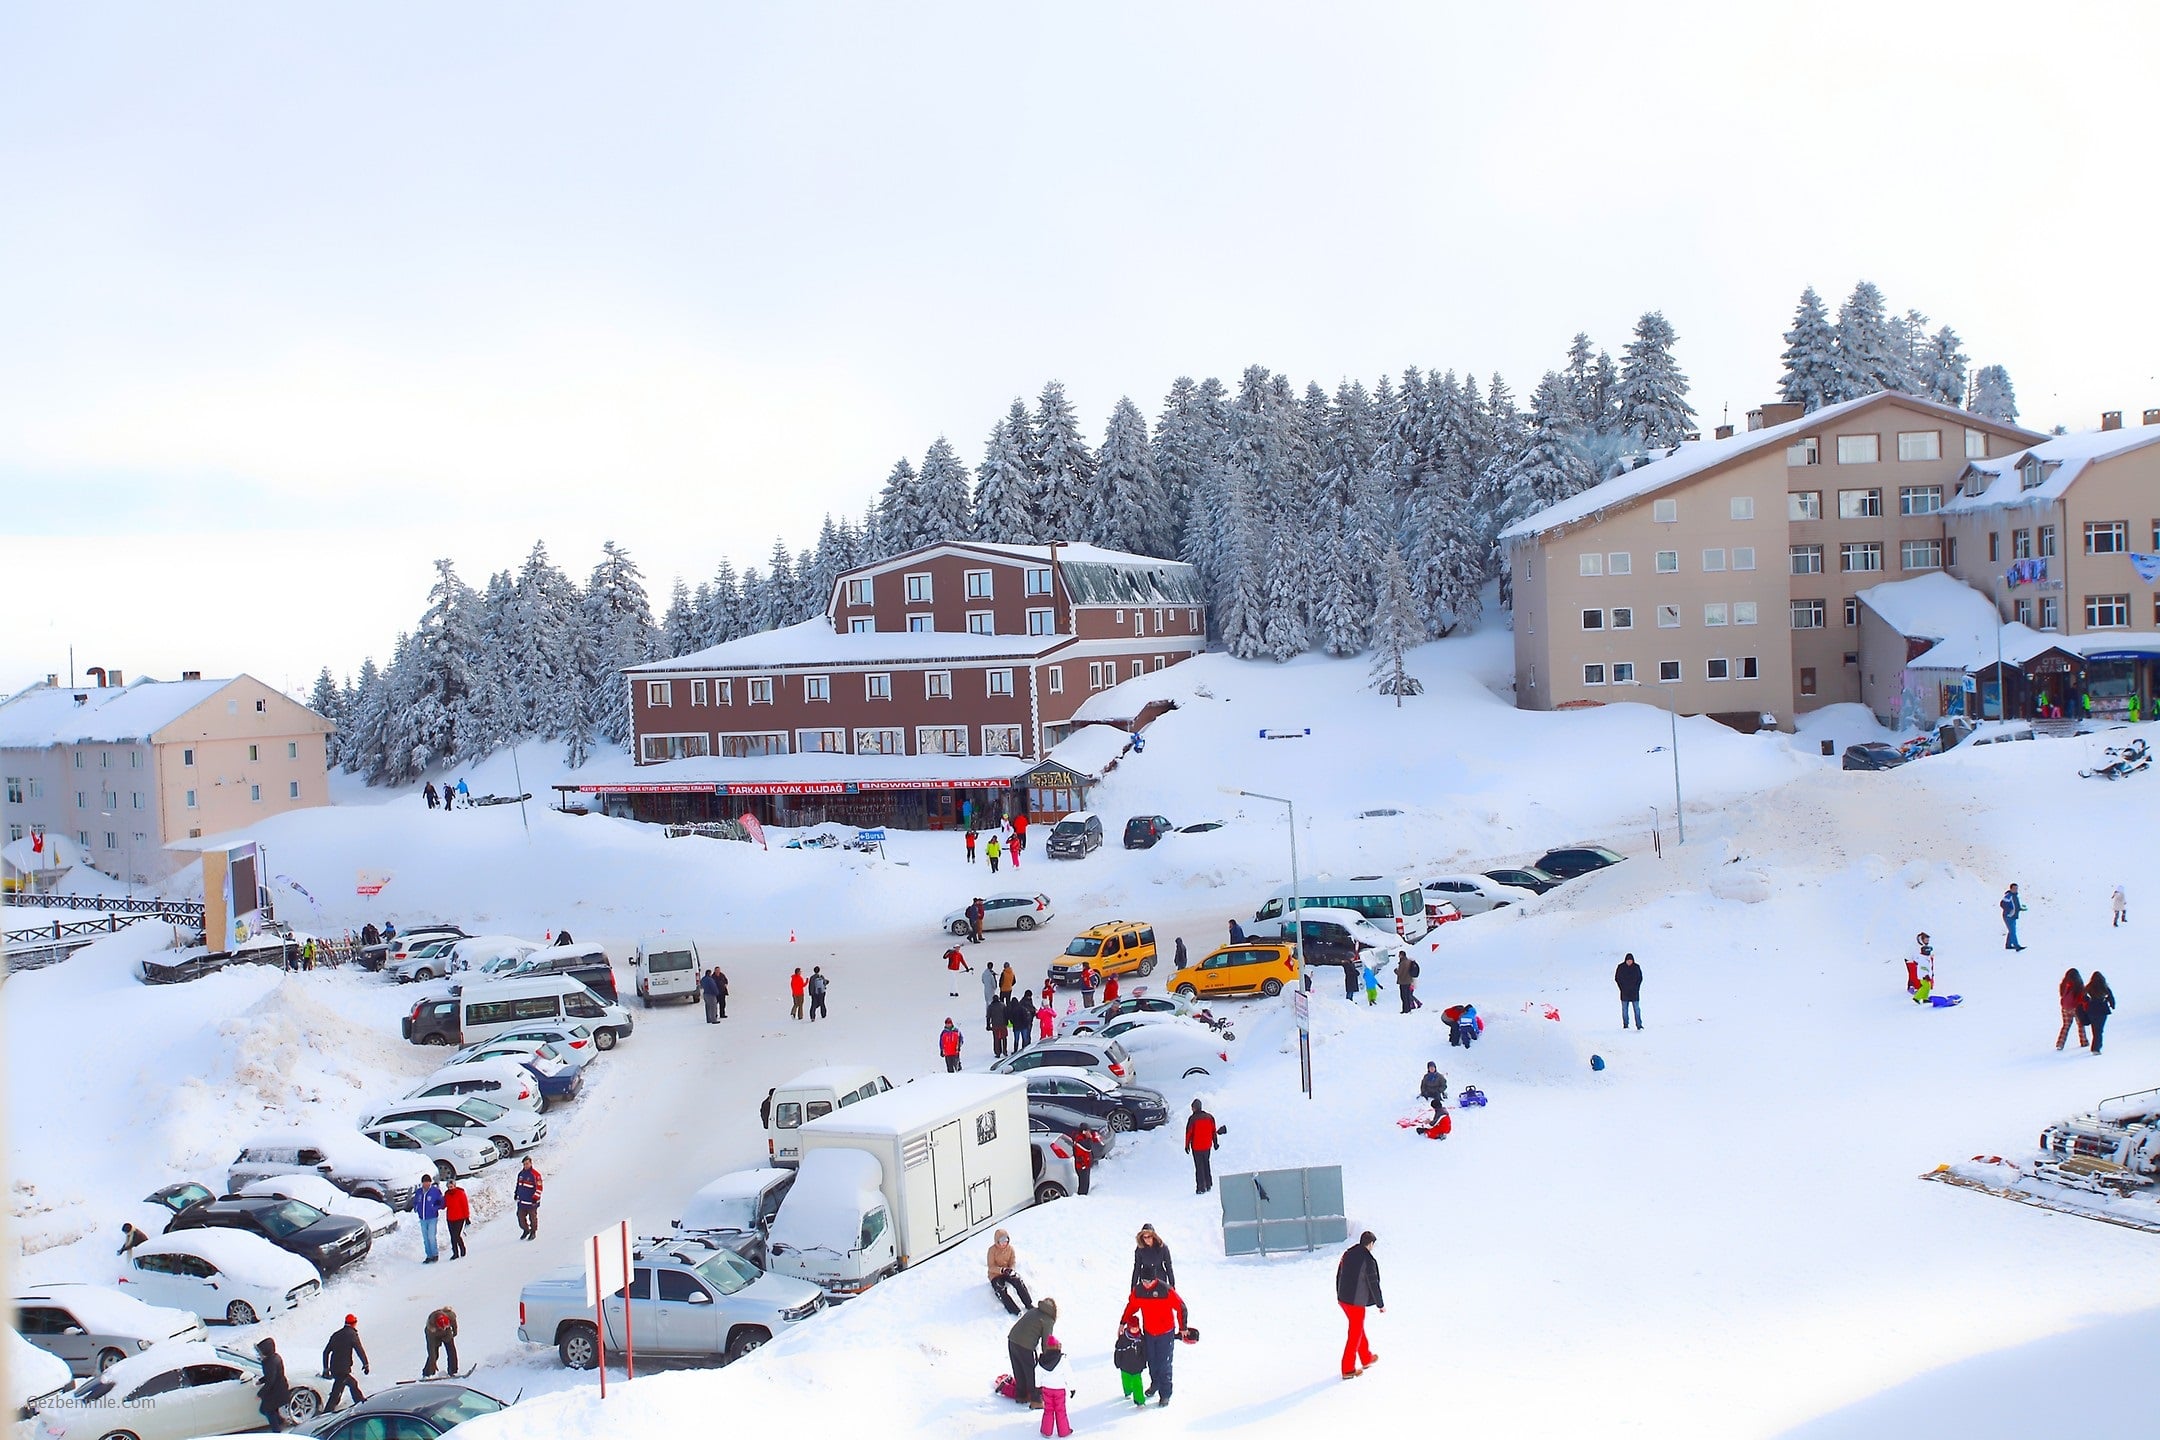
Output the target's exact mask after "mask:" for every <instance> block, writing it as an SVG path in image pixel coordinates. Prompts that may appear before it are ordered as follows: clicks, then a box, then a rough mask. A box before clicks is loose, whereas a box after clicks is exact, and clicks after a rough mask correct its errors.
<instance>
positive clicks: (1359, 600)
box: [1306, 380, 1392, 655]
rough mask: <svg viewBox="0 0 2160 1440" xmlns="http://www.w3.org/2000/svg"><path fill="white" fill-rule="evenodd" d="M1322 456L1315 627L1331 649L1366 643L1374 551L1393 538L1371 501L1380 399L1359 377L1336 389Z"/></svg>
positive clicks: (1315, 522) (1353, 649)
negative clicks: (1366, 490)
mask: <svg viewBox="0 0 2160 1440" xmlns="http://www.w3.org/2000/svg"><path fill="white" fill-rule="evenodd" d="M1329 410H1330V413H1329V417H1328V425H1327V429H1326V433H1325V440H1324V442H1323V448H1322V451H1321V454H1320V474H1319V480H1318V484H1319V501H1318V503H1317V504H1316V505H1315V506H1314V507H1313V511H1312V513H1311V515H1309V516H1308V517H1307V522H1306V523H1307V524H1308V525H1309V526H1310V527H1311V528H1310V531H1309V532H1308V533H1309V536H1310V538H1311V541H1312V546H1311V548H1312V555H1313V561H1312V564H1313V576H1314V582H1315V584H1314V596H1313V630H1314V632H1315V634H1316V636H1317V638H1318V642H1319V645H1320V648H1321V649H1322V650H1324V651H1326V652H1327V653H1328V654H1330V655H1355V654H1357V653H1358V652H1359V651H1361V650H1363V649H1364V648H1365V633H1366V624H1367V622H1368V621H1369V620H1370V619H1371V618H1372V617H1371V614H1370V607H1369V606H1368V605H1367V603H1366V596H1367V592H1368V590H1369V589H1370V580H1371V575H1372V567H1373V564H1374V559H1373V557H1374V556H1375V555H1377V554H1378V553H1379V546H1380V545H1381V544H1384V543H1385V538H1386V537H1385V535H1384V534H1383V533H1382V532H1383V531H1384V530H1385V529H1391V528H1392V526H1391V525H1389V523H1388V521H1387V519H1386V518H1385V516H1384V515H1383V516H1380V517H1375V515H1374V514H1373V512H1372V510H1371V509H1370V508H1369V507H1368V506H1367V505H1366V504H1365V503H1364V498H1365V497H1364V495H1363V494H1362V490H1363V487H1364V484H1365V479H1366V475H1367V470H1368V466H1369V465H1370V463H1371V458H1372V453H1373V451H1374V450H1376V449H1377V448H1378V447H1379V443H1380V440H1379V435H1378V433H1377V427H1376V424H1375V421H1374V417H1373V405H1372V397H1371V396H1370V395H1369V394H1367V393H1366V390H1365V386H1364V385H1363V384H1362V383H1361V382H1359V381H1356V380H1345V381H1343V382H1342V383H1341V384H1339V385H1337V386H1336V387H1335V398H1334V400H1333V401H1332V402H1331V404H1330V407H1329Z"/></svg>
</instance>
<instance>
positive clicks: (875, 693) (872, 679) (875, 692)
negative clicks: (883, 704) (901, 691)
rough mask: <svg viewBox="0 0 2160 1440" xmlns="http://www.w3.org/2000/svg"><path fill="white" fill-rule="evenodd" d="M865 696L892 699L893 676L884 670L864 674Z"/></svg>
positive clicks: (870, 698) (874, 698)
mask: <svg viewBox="0 0 2160 1440" xmlns="http://www.w3.org/2000/svg"><path fill="white" fill-rule="evenodd" d="M863 698H864V699H865V700H890V699H892V676H891V675H890V674H887V673H883V672H880V673H879V674H876V675H865V676H863Z"/></svg>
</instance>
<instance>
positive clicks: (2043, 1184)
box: [1920, 1161, 2160, 1235]
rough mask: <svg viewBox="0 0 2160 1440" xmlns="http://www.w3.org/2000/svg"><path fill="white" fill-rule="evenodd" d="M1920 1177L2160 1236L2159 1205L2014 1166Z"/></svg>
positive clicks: (1946, 1169)
mask: <svg viewBox="0 0 2160 1440" xmlns="http://www.w3.org/2000/svg"><path fill="white" fill-rule="evenodd" d="M1988 1170H2007V1171H2009V1172H2010V1177H2009V1179H2008V1180H2007V1182H2001V1181H1998V1180H1997V1179H1995V1178H1993V1177H1990V1176H1989V1175H1987V1174H1986V1173H1984V1172H1985V1171H1988ZM1920 1178H1921V1179H1922V1180H1932V1181H1934V1182H1936V1183H1937V1184H1940V1185H1955V1186H1957V1187H1958V1188H1959V1189H1961V1190H1977V1191H1979V1192H1980V1193H1981V1194H1983V1195H1993V1196H1996V1197H1997V1198H1999V1199H2003V1200H2015V1201H2016V1202H2017V1203H2018V1204H2020V1205H2030V1206H2033V1207H2034V1208H2035V1209H2039V1210H2053V1211H2055V1212H2057V1213H2058V1214H2063V1215H2076V1216H2078V1217H2080V1218H2081V1219H2086V1220H2099V1221H2103V1222H2105V1223H2107V1224H2109V1225H2121V1226H2123V1227H2125V1228H2126V1229H2130V1230H2143V1231H2146V1232H2147V1233H2149V1234H2156V1235H2160V1205H2154V1204H2151V1203H2146V1202H2140V1201H2134V1200H2125V1199H2122V1198H2120V1197H2118V1196H2114V1195H2104V1194H2099V1193H2084V1192H2081V1191H2079V1190H2074V1189H2069V1188H2066V1187H2065V1186H2064V1185H2062V1184H2060V1183H2057V1182H2054V1181H2052V1180H2051V1179H2049V1178H2048V1177H2045V1176H2041V1175H2037V1174H2035V1175H2028V1174H2026V1173H2025V1172H2024V1171H2023V1170H2022V1169H2020V1168H2019V1167H2017V1166H2013V1165H2007V1164H2004V1165H2000V1166H1991V1165H1988V1164H1987V1163H1986V1162H1984V1161H1983V1162H1979V1163H1977V1164H1971V1165H1965V1166H1956V1165H1938V1166H1936V1167H1935V1168H1934V1169H1933V1170H1930V1171H1928V1172H1927V1173H1926V1174H1925V1175H1922V1176H1921V1177H1920Z"/></svg>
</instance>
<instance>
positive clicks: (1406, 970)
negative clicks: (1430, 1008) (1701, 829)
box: [1395, 952, 1420, 1015]
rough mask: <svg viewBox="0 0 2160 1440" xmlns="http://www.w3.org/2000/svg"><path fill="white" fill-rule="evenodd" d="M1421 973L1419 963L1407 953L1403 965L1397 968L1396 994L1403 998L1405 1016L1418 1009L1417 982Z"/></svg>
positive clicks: (1403, 958)
mask: <svg viewBox="0 0 2160 1440" xmlns="http://www.w3.org/2000/svg"><path fill="white" fill-rule="evenodd" d="M1419 973H1420V972H1419V969H1418V963H1417V961H1415V960H1413V959H1411V958H1410V956H1409V954H1408V953H1407V952H1406V953H1405V954H1404V955H1403V957H1402V963H1401V964H1400V965H1397V966H1396V967H1395V993H1396V994H1397V995H1398V996H1400V997H1401V998H1402V1013H1403V1014H1405V1015H1408V1014H1409V1013H1410V1012H1411V1011H1413V1010H1415V1009H1417V1008H1418V1002H1417V980H1418V975H1419Z"/></svg>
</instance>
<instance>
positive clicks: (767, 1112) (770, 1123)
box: [764, 1065, 893, 1165]
mask: <svg viewBox="0 0 2160 1440" xmlns="http://www.w3.org/2000/svg"><path fill="white" fill-rule="evenodd" d="M892 1088H893V1087H892V1081H890V1080H887V1079H886V1078H885V1077H884V1076H883V1075H880V1074H878V1072H877V1071H875V1070H871V1069H868V1068H866V1067H864V1066H861V1065H824V1066H820V1067H819V1068H818V1069H815V1070H805V1071H803V1073H802V1074H800V1075H797V1076H796V1077H795V1078H794V1079H792V1080H790V1081H788V1082H787V1083H786V1084H785V1085H776V1086H774V1087H773V1092H772V1094H770V1095H768V1096H766V1097H765V1105H764V1120H765V1153H766V1154H767V1155H768V1156H770V1157H771V1159H772V1163H773V1164H775V1165H793V1164H796V1163H797V1162H798V1161H800V1160H801V1159H802V1137H801V1135H800V1133H799V1132H800V1131H801V1130H802V1127H803V1125H804V1123H805V1122H806V1121H810V1120H815V1119H818V1118H819V1117H820V1116H824V1115H830V1114H832V1112H833V1111H835V1110H838V1109H839V1108H840V1107H841V1106H843V1105H853V1104H854V1103H855V1102H856V1101H858V1100H868V1099H869V1098H870V1097H871V1096H873V1095H882V1094H884V1093H885V1092H886V1091H887V1090H890V1089H892Z"/></svg>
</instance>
